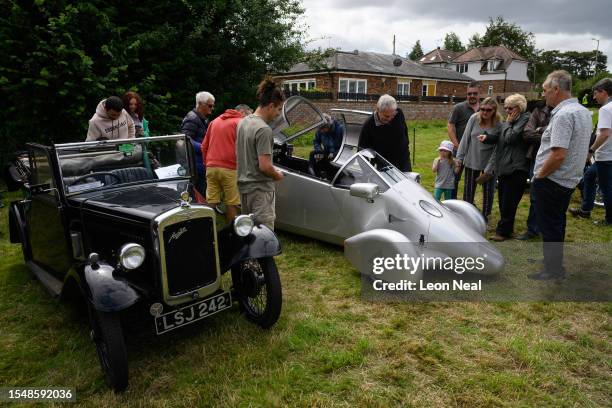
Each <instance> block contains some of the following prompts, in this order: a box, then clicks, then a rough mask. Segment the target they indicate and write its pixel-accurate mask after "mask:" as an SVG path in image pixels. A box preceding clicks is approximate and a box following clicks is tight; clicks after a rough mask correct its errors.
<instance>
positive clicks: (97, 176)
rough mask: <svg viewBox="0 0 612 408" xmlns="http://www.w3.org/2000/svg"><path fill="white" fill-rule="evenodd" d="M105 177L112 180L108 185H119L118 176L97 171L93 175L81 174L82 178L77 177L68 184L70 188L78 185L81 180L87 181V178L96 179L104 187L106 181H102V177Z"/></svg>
mask: <svg viewBox="0 0 612 408" xmlns="http://www.w3.org/2000/svg"><path fill="white" fill-rule="evenodd" d="M105 176H110V177H111V178H112V179H113V182H111V183H109V184H108V185H113V184H119V183H121V178H120V177H119V176H118V175H116V174H115V173H111V172H110V171H98V172H95V173H89V174H83V175H82V176H79V177H77V178H75V179H74V180H73V181H72V183H70V184H69V185H70V186H72V185H74V184H79V183H81V182H82V181H83V180H87V179H88V178H93V179H98V180H99V181H101V182H102V183H103V184H104V185H106V184H107V183H106V180H104V179H103V177H105Z"/></svg>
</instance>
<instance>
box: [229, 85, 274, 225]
mask: <svg viewBox="0 0 612 408" xmlns="http://www.w3.org/2000/svg"><path fill="white" fill-rule="evenodd" d="M257 99H258V100H259V106H258V107H257V109H256V110H255V113H253V114H252V115H249V116H247V117H245V118H244V119H242V120H241V121H240V123H239V124H238V127H237V129H236V171H237V177H238V190H239V191H240V201H241V204H242V213H243V214H251V213H252V214H254V215H255V220H256V221H257V222H259V223H261V224H264V225H266V226H267V227H269V228H270V229H272V230H273V229H274V220H275V218H276V213H275V210H274V206H275V204H276V202H275V194H274V193H275V189H274V182H275V181H279V180H282V178H283V173H281V172H280V171H277V170H276V169H275V168H274V165H273V164H272V148H273V145H274V136H273V135H272V129H270V126H268V123H270V122H272V121H273V120H274V119H275V118H276V117H277V116H278V115H279V114H280V112H281V109H282V106H283V100H284V99H285V96H284V94H283V92H282V91H281V89H280V88H279V87H278V86H277V85H276V84H275V83H274V82H273V81H271V80H267V79H265V80H263V81H262V82H261V83H260V84H259V86H258V88H257Z"/></svg>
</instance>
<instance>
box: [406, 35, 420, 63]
mask: <svg viewBox="0 0 612 408" xmlns="http://www.w3.org/2000/svg"><path fill="white" fill-rule="evenodd" d="M423 55H424V54H423V48H421V41H420V40H417V42H416V43H415V44H414V47H412V51H410V54H408V58H410V59H411V60H412V61H416V60H418V59H420V58H421V57H422V56H423Z"/></svg>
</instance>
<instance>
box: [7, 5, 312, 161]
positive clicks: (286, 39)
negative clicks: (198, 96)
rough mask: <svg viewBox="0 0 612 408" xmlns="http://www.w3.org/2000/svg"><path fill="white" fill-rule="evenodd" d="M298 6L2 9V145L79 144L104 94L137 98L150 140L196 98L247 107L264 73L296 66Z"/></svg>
mask: <svg viewBox="0 0 612 408" xmlns="http://www.w3.org/2000/svg"><path fill="white" fill-rule="evenodd" d="M302 14H303V9H302V7H301V6H300V3H299V1H298V0H253V1H245V0H190V1H183V2H174V1H170V0H155V1H153V0H143V1H141V2H135V3H133V4H130V6H129V7H126V6H125V5H124V4H123V3H120V2H109V1H106V0H83V1H79V2H69V1H67V0H58V1H54V2H49V1H42V0H36V1H28V2H14V1H12V2H1V3H0V37H1V38H3V41H1V42H0V55H2V56H3V57H2V58H1V59H0V89H1V91H2V93H3V98H0V122H1V123H2V124H3V125H2V127H0V139H1V141H0V143H2V148H3V150H4V149H7V150H8V151H10V150H11V149H13V148H14V147H16V145H18V144H22V143H24V142H26V141H39V142H50V141H54V142H63V141H80V140H84V139H85V131H86V128H87V121H88V119H89V118H90V117H91V115H92V114H93V112H94V110H95V107H96V105H97V104H98V102H99V101H100V100H101V99H103V98H104V97H106V96H109V95H121V94H123V93H124V92H125V91H127V90H130V89H132V90H136V91H138V92H139V93H140V94H141V96H143V99H144V102H145V109H146V111H145V114H146V116H147V118H148V119H149V120H150V122H151V130H152V133H153V134H163V133H165V132H176V131H177V129H178V127H179V126H180V123H181V119H182V117H183V115H184V114H185V112H186V111H188V110H189V109H190V108H192V107H193V105H194V95H195V93H196V92H198V91H201V90H207V91H210V92H212V93H213V94H214V95H215V97H216V99H217V107H218V110H220V109H223V108H224V107H229V106H235V105H236V104H237V103H243V102H244V103H252V102H253V101H254V96H255V95H254V94H255V86H256V85H257V83H258V82H259V81H260V80H261V78H262V77H263V76H264V75H265V74H266V73H268V72H271V71H277V70H284V69H287V68H289V67H290V66H291V65H292V64H294V63H295V62H297V61H298V60H299V59H301V58H302V55H303V48H304V47H303V44H304V43H303V35H304V34H303V33H304V30H303V27H301V26H300V23H299V21H300V16H301V15H302Z"/></svg>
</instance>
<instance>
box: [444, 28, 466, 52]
mask: <svg viewBox="0 0 612 408" xmlns="http://www.w3.org/2000/svg"><path fill="white" fill-rule="evenodd" d="M444 49H445V50H449V51H455V52H461V51H465V47H464V46H463V44H461V40H460V39H459V36H458V35H457V34H455V33H454V32H452V31H451V32H450V33H447V34H446V35H445V36H444Z"/></svg>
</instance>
